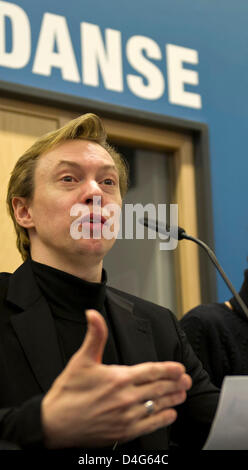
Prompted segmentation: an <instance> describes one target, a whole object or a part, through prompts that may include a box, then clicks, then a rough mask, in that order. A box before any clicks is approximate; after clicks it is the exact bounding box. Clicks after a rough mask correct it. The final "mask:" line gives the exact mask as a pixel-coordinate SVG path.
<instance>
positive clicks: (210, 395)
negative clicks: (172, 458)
mask: <svg viewBox="0 0 248 470" xmlns="http://www.w3.org/2000/svg"><path fill="white" fill-rule="evenodd" d="M176 328H177V331H178V337H179V340H180V342H181V352H182V359H181V360H182V363H183V364H184V365H185V367H186V372H187V373H188V374H189V375H190V376H191V378H192V387H191V389H190V390H189V391H188V394H187V399H186V401H185V402H184V403H183V404H182V405H180V406H178V407H177V412H178V418H177V420H176V422H175V424H174V425H173V426H172V440H173V441H174V442H176V443H177V445H179V446H180V447H185V448H196V449H201V448H202V447H203V445H204V443H205V441H206V439H207V437H208V434H209V431H210V427H211V424H212V421H213V418H214V416H215V413H216V409H217V404H218V399H219V389H218V388H216V387H215V386H214V385H213V384H212V383H211V381H210V378H209V375H208V373H207V372H206V371H205V370H204V369H203V367H202V363H201V362H200V361H199V359H198V358H197V356H196V354H195V353H194V351H193V349H192V347H191V345H190V344H189V342H188V340H187V337H186V335H185V333H184V332H183V330H182V329H181V327H180V325H178V324H177V323H176Z"/></svg>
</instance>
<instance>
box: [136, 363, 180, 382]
mask: <svg viewBox="0 0 248 470" xmlns="http://www.w3.org/2000/svg"><path fill="white" fill-rule="evenodd" d="M129 369H130V370H129V373H130V374H131V375H130V377H131V378H132V383H133V384H135V385H140V384H145V383H149V382H154V381H156V380H160V379H168V380H178V379H179V378H180V377H181V375H182V374H184V373H185V367H184V366H183V364H180V363H179V362H169V361H166V362H148V363H145V364H144V363H143V364H138V365H136V366H131V367H130V368H129Z"/></svg>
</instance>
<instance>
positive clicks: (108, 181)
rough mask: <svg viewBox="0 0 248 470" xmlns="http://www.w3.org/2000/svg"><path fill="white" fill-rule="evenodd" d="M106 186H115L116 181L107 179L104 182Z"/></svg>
mask: <svg viewBox="0 0 248 470" xmlns="http://www.w3.org/2000/svg"><path fill="white" fill-rule="evenodd" d="M103 182H104V184H107V185H113V184H115V181H114V180H112V179H111V178H105V180H103Z"/></svg>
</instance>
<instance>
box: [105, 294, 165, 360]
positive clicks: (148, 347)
mask: <svg viewBox="0 0 248 470" xmlns="http://www.w3.org/2000/svg"><path fill="white" fill-rule="evenodd" d="M107 301H108V309H109V312H110V315H111V318H112V321H113V325H114V330H115V335H116V340H117V343H118V346H119V349H120V351H121V355H122V360H123V363H124V364H126V365H133V364H139V363H141V362H148V361H157V359H158V358H157V354H156V350H155V346H154V342H153V337H152V332H151V327H150V322H149V321H148V320H146V319H144V318H140V317H138V316H135V315H134V312H133V310H134V304H133V303H132V302H130V301H129V300H127V299H126V298H124V297H123V296H122V295H120V294H119V293H116V292H114V291H113V290H112V289H110V288H108V289H107Z"/></svg>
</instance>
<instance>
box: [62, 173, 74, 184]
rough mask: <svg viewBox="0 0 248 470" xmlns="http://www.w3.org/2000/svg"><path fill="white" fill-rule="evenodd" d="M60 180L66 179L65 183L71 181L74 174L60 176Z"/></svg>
mask: <svg viewBox="0 0 248 470" xmlns="http://www.w3.org/2000/svg"><path fill="white" fill-rule="evenodd" d="M61 180H62V181H66V182H67V183H71V182H72V181H75V178H74V176H70V175H66V176H63V177H62V178H61Z"/></svg>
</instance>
